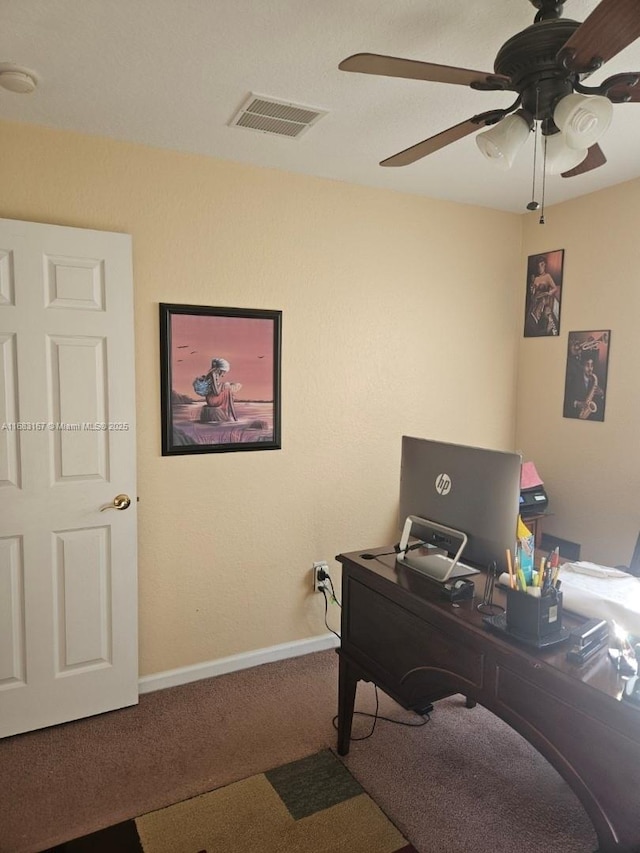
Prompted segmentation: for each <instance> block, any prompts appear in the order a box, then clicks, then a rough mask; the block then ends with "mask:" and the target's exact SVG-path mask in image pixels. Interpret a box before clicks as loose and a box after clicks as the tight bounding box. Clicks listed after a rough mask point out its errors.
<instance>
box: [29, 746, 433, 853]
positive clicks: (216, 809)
mask: <svg viewBox="0 0 640 853" xmlns="http://www.w3.org/2000/svg"><path fill="white" fill-rule="evenodd" d="M54 850H55V853H101V851H118V853H417V852H416V851H415V849H414V848H413V847H412V846H411V845H410V844H409V843H408V842H407V840H406V839H405V838H403V836H402V835H401V833H400V832H399V831H398V829H397V828H396V827H395V826H394V825H393V824H392V823H391V821H390V820H389V819H388V818H387V817H386V815H385V814H384V813H383V812H382V811H381V810H380V809H379V808H378V806H377V805H376V804H375V803H374V802H373V800H372V799H371V797H369V796H368V794H366V793H365V791H364V790H363V789H362V787H361V786H360V784H359V783H358V782H356V780H355V779H354V778H353V776H352V775H351V774H350V773H349V771H348V770H347V769H346V767H344V765H343V764H342V763H341V762H340V761H339V760H338V759H337V758H336V756H335V755H334V754H333V753H332V752H331V751H329V750H324V751H323V752H319V753H318V754H317V755H312V756H310V757H309V758H303V759H302V760H300V761H294V762H292V763H291V764H285V765H284V766H282V767H277V768H275V769H274V770H269V771H268V772H267V773H260V774H259V775H257V776H251V777H250V778H249V779H244V780H242V781H240V782H234V783H233V784H231V785H227V786H226V787H224V788H218V789H217V790H214V791H209V792H208V793H206V794H201V795H199V796H197V797H193V798H192V799H190V800H184V801H183V802H180V803H176V804H174V805H172V806H167V808H164V809H159V810H158V811H155V812H150V813H149V814H145V815H142V816H140V817H137V818H135V819H134V820H130V821H126V822H125V823H120V824H117V825H116V826H112V827H109V828H107V829H104V830H101V831H100V832H96V833H93V834H91V835H87V836H85V837H84V838H78V839H75V840H74V841H69V842H67V843H66V844H62V845H60V846H59V847H56V848H53V849H52V850H51V851H45V853H53V851H54Z"/></svg>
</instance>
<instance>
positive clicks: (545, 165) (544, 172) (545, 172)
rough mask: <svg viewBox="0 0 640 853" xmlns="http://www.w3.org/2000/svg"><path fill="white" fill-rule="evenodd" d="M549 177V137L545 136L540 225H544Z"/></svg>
mask: <svg viewBox="0 0 640 853" xmlns="http://www.w3.org/2000/svg"><path fill="white" fill-rule="evenodd" d="M546 177H547V137H546V136H545V138H544V152H543V158H542V207H541V208H540V222H539V224H540V225H544V190H545V185H546V183H547V181H546Z"/></svg>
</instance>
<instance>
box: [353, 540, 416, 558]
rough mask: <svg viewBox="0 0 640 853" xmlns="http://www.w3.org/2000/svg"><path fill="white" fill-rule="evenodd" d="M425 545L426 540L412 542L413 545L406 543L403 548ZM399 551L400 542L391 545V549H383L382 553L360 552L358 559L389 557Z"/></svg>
mask: <svg viewBox="0 0 640 853" xmlns="http://www.w3.org/2000/svg"><path fill="white" fill-rule="evenodd" d="M426 545H427V543H426V542H414V543H413V545H407V547H406V548H405V549H404V550H405V552H406V551H415V549H416V548H424V547H425V546H426ZM399 553H400V543H399V542H398V543H397V545H394V546H393V551H383V552H382V554H360V559H362V560H377V559H378V557H391V556H392V555H393V554H399Z"/></svg>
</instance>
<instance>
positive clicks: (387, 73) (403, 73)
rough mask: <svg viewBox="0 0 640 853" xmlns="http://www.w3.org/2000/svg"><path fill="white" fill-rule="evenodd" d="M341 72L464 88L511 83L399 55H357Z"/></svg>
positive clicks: (345, 61)
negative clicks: (450, 84) (456, 85)
mask: <svg viewBox="0 0 640 853" xmlns="http://www.w3.org/2000/svg"><path fill="white" fill-rule="evenodd" d="M338 68H339V69H340V70H341V71H358V72H360V73H361V74H379V75H380V76H382V77H404V78H406V79H408V80H427V81H430V82H432V83H457V84H459V85H461V86H471V85H473V84H475V85H478V86H481V87H483V88H484V87H487V86H488V87H490V88H495V89H506V88H508V87H509V86H510V85H511V80H510V79H509V78H508V77H504V76H503V75H501V74H489V73H488V72H486V71H471V70H470V69H468V68H455V67H454V66H452V65H435V64H434V63H433V62H420V61H418V60H416V59H399V58H398V57H397V56H381V55H380V54H378V53H356V54H354V55H353V56H349V57H347V59H343V60H342V62H341V63H340V65H338Z"/></svg>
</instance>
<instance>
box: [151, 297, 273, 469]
mask: <svg viewBox="0 0 640 853" xmlns="http://www.w3.org/2000/svg"><path fill="white" fill-rule="evenodd" d="M281 326H282V312H281V311H264V310H260V309H247V308H211V307H207V306H202V305H169V304H166V303H161V304H160V373H161V377H160V381H161V409H162V412H161V414H162V455H163V456H171V455H174V454H176V455H177V454H180V455H184V454H188V453H220V452H226V451H231V450H279V449H280V446H281V445H280V366H281V364H280V362H281Z"/></svg>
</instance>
